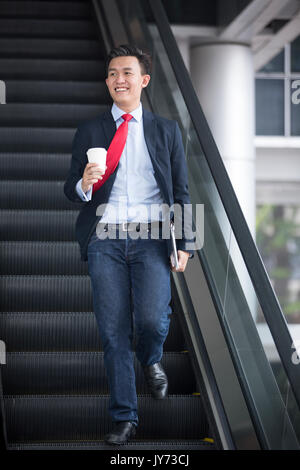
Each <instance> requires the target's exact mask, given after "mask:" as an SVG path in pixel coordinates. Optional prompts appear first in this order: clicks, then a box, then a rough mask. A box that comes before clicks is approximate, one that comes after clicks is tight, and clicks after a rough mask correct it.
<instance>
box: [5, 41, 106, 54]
mask: <svg viewBox="0 0 300 470" xmlns="http://www.w3.org/2000/svg"><path fill="white" fill-rule="evenodd" d="M0 56H1V57H2V58H5V57H17V58H26V57H28V58H40V59H62V58H66V59H75V58H76V59H102V58H103V52H102V50H101V48H99V42H98V41H97V40H96V39H68V38H67V39H55V38H50V39H49V38H38V39H37V38H9V39H8V38H3V37H2V38H1V37H0Z"/></svg>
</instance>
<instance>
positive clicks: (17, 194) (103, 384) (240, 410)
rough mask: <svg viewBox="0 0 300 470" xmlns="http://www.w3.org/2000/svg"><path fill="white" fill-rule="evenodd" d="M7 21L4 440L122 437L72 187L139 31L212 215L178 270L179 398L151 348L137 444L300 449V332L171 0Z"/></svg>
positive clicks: (175, 375)
mask: <svg viewBox="0 0 300 470" xmlns="http://www.w3.org/2000/svg"><path fill="white" fill-rule="evenodd" d="M0 26H1V27H0V70H1V76H0V79H1V80H4V81H5V84H6V93H7V95H6V101H7V104H6V105H3V106H1V107H0V168H1V185H0V204H1V207H0V210H1V225H0V230H1V233H0V256H1V267H0V269H1V273H0V282H1V304H0V339H1V340H2V341H3V342H4V344H5V347H6V354H5V363H2V364H1V365H0V366H1V376H0V379H1V383H0V385H1V390H2V395H1V415H2V416H1V417H2V428H1V430H2V435H1V437H2V446H3V447H6V448H8V449H12V450H23V449H27V450H29V449H36V450H38V449H43V450H50V449H53V450H55V449H99V450H104V449H108V448H109V450H111V447H110V446H107V445H106V444H105V443H104V442H103V436H104V435H105V434H106V433H107V432H108V431H109V430H110V426H111V422H110V417H109V415H108V412H107V405H108V397H109V395H108V384H107V380H106V376H105V372H104V364H103V351H102V348H101V343H100V339H99V335H98V331H97V325H96V320H95V318H94V314H93V311H92V297H91V286H90V279H89V276H88V273H87V265H86V263H83V262H82V261H81V259H80V252H79V246H78V244H77V242H76V241H75V236H74V229H75V221H76V218H77V215H78V213H79V210H80V209H81V207H82V203H78V204H74V203H71V202H70V201H68V200H67V199H66V197H65V195H64V192H63V185H64V181H65V179H66V175H67V172H68V169H69V165H70V158H71V155H70V150H71V142H72V139H73V136H74V133H75V130H76V128H77V126H78V124H79V122H80V121H82V120H85V119H90V118H92V117H94V116H96V115H97V114H99V113H101V112H102V111H103V110H104V109H107V107H108V106H110V98H109V96H108V92H107V90H106V86H105V82H104V78H105V77H104V57H105V54H106V52H107V51H108V50H110V49H111V47H112V46H114V45H117V44H121V43H128V42H134V43H136V44H138V45H140V46H141V47H146V48H147V49H150V52H151V53H152V56H153V74H152V79H151V82H150V87H149V89H147V93H145V94H144V97H143V106H145V107H147V108H148V109H150V110H152V111H153V112H155V113H157V114H160V115H163V116H165V117H167V118H171V119H176V120H177V121H178V123H179V125H180V127H181V131H182V135H183V140H184V145H185V150H186V155H187V164H188V171H189V185H190V193H191V200H192V202H193V206H196V204H203V205H204V210H205V219H204V220H205V224H204V227H202V226H198V223H197V218H196V217H195V219H194V222H195V224H194V230H195V231H197V234H199V237H200V238H201V239H202V238H204V244H203V246H201V247H199V249H198V250H197V252H196V253H195V257H194V258H193V259H192V260H191V261H190V262H189V264H188V269H187V270H186V271H185V272H184V273H181V274H175V275H172V310H173V314H172V318H171V323H170V333H169V336H168V338H167V340H166V343H165V345H164V355H163V360H162V363H163V366H164V368H165V370H166V372H167V374H168V377H169V397H168V398H167V399H166V400H164V401H163V402H159V401H155V400H153V399H152V398H151V397H150V395H149V394H148V392H147V388H146V383H145V381H144V378H143V373H142V370H141V367H140V365H139V363H138V362H137V361H136V362H135V370H136V384H137V393H138V409H139V418H140V425H139V428H138V433H137V436H136V438H135V439H134V440H133V441H131V442H130V443H128V444H127V445H125V446H122V449H130V450H135V449H136V450H142V449H157V450H165V449H169V450H172V449H173V450H181V449H182V450H183V449H187V450H193V449H194V450H213V449H298V448H299V442H300V441H299V439H300V414H299V405H300V372H299V367H300V366H298V367H297V365H296V364H295V363H294V362H293V361H292V360H291V357H292V353H293V351H294V350H293V348H292V339H291V337H290V334H289V331H288V328H287V325H286V323H285V320H284V317H283V315H282V312H281V310H280V306H279V304H278V302H277V300H276V297H275V295H274V292H273V290H272V287H271V285H270V281H269V279H268V277H267V275H266V272H265V270H264V267H263V265H262V262H261V260H260V257H259V254H258V252H257V250H256V247H255V244H254V243H253V240H252V238H251V235H250V233H249V230H248V227H247V225H246V222H245V220H244V217H243V214H242V212H241V210H240V207H239V205H238V202H237V199H236V196H235V194H234V192H233V190H232V186H231V184H230V181H229V179H228V176H227V174H226V171H225V169H224V166H223V163H222V159H221V157H220V155H219V153H218V150H217V147H216V145H215V143H214V141H213V138H212V136H211V133H210V130H209V128H208V126H207V123H206V121H205V118H204V116H203V113H202V110H201V108H200V105H199V103H198V100H197V98H196V96H195V93H194V90H193V88H192V86H191V83H190V79H189V76H188V73H187V71H186V69H185V67H184V65H183V62H182V59H181V57H180V54H179V51H178V49H177V46H176V42H175V40H174V37H173V36H172V33H171V30H170V27H169V24H168V21H167V17H166V14H165V12H164V10H163V8H162V5H161V2H160V1H159V0H151V1H149V2H148V1H146V0H143V1H137V0H126V1H123V0H120V1H113V0H109V1H107V0H99V1H97V0H93V1H91V2H90V1H83V0H72V1H60V2H59V1H54V0H53V1H52V0H51V1H42V0H41V1H36V2H32V1H27V0H18V1H4V0H0ZM145 91H146V90H145ZM83 204H84V203H83ZM258 318H259V319H260V322H259V321H258ZM262 318H263V320H264V321H263V323H262V322H261V319H262ZM262 325H263V328H264V331H265V330H266V329H267V332H268V334H269V336H270V338H271V340H272V341H273V348H272V355H270V354H269V352H268V350H267V349H266V347H265V344H264V336H262V333H261V331H262V327H261V326H262ZM158 423H159V424H158Z"/></svg>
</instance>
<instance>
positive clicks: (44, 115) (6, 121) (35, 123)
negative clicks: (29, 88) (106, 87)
mask: <svg viewBox="0 0 300 470" xmlns="http://www.w3.org/2000/svg"><path fill="white" fill-rule="evenodd" d="M106 110H107V106H106V105H100V104H66V103H62V104H55V103H50V104H48V103H42V104H38V103H34V104H32V103H25V104H24V103H21V104H19V103H13V104H6V105H5V106H1V108H0V126H1V125H2V126H15V127H21V126H25V127H73V128H74V127H77V125H78V123H79V121H83V120H88V119H93V118H95V117H96V116H98V115H99V114H101V113H102V112H104V111H106Z"/></svg>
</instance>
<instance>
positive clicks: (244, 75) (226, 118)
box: [190, 42, 257, 318]
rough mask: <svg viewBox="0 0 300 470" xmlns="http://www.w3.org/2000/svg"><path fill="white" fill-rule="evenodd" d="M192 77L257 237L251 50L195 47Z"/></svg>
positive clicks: (245, 282)
mask: <svg viewBox="0 0 300 470" xmlns="http://www.w3.org/2000/svg"><path fill="white" fill-rule="evenodd" d="M190 73H191V78H192V82H193V85H194V88H195V90H196V93H197V95H198V97H199V101H200V104H201V106H202V109H203V111H204V114H205V116H206V119H207V121H208V124H209V126H210V129H211V131H212V134H213V137H214V139H215V142H216V144H217V147H218V149H219V152H220V154H221V156H222V158H223V161H224V164H225V167H226V170H227V172H228V175H229V177H230V180H231V182H232V185H233V188H234V190H235V192H236V195H237V197H238V200H239V203H240V206H241V209H242V211H243V213H244V216H245V219H246V221H247V223H248V226H249V228H250V231H251V233H252V236H253V238H255V214H256V203H255V147H254V123H255V98H254V68H253V63H252V54H251V50H250V47H248V46H247V45H243V44H236V43H232V42H227V43H223V42H219V43H216V42H214V43H213V42H212V43H206V44H202V45H197V46H194V47H192V49H191V56H190ZM222 213H223V212H222V211H216V215H217V217H218V219H221V220H219V224H220V227H221V228H222V231H223V235H224V237H225V240H226V243H227V245H228V249H229V253H230V257H231V259H232V261H233V263H234V266H235V269H236V271H237V273H238V276H239V279H240V282H241V286H242V288H243V290H244V294H245V296H246V298H247V301H248V305H249V307H250V311H251V313H252V315H253V317H254V318H256V316H257V303H256V295H255V292H254V290H253V287H252V282H251V280H250V277H249V274H248V272H247V269H246V267H245V264H244V261H243V259H242V257H241V253H240V251H239V248H238V245H237V243H236V241H235V238H234V235H233V234H232V232H231V231H230V230H229V231H228V224H227V221H226V218H225V214H224V213H223V215H221V214H222ZM204 243H205V242H204ZM229 274H230V273H229ZM227 308H229V309H230V299H228V298H227V294H226V292H225V295H224V311H225V314H226V311H227Z"/></svg>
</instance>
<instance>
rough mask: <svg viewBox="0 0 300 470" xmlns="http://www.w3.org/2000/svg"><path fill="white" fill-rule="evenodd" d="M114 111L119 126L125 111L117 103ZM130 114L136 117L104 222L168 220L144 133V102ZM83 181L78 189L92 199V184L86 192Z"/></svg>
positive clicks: (133, 119)
mask: <svg viewBox="0 0 300 470" xmlns="http://www.w3.org/2000/svg"><path fill="white" fill-rule="evenodd" d="M111 113H112V115H113V118H114V120H115V122H116V126H117V128H118V127H119V125H120V124H121V123H122V122H123V119H122V117H121V116H122V115H123V114H125V113H124V111H123V110H122V109H120V108H119V107H118V106H117V105H116V104H115V103H114V104H113V106H112V109H111ZM130 114H131V115H132V116H133V118H132V119H131V120H130V121H129V123H128V136H127V140H126V144H125V147H124V150H123V153H122V155H121V158H120V161H119V169H118V172H117V175H116V179H115V181H114V184H113V187H112V190H111V193H110V197H109V200H108V206H107V207H106V209H105V211H104V214H103V216H102V218H101V223H108V222H109V223H122V222H150V221H151V220H164V216H163V214H162V210H161V209H160V205H161V204H163V198H162V195H161V192H160V189H159V187H158V185H157V182H156V179H155V177H154V169H153V165H152V162H151V158H150V155H149V152H148V149H147V145H146V142H145V137H144V128H143V109H142V104H141V103H140V105H139V106H138V108H136V109H135V110H134V111H132V112H131V113H130ZM81 181H82V179H80V180H79V181H78V182H77V185H76V191H77V193H78V195H79V197H80V198H81V199H82V200H84V201H89V200H91V198H92V188H91V189H90V190H89V191H87V192H86V193H84V192H83V190H82V187H81ZM151 206H152V208H151Z"/></svg>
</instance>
